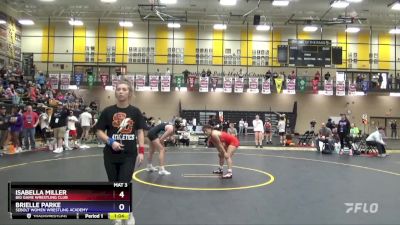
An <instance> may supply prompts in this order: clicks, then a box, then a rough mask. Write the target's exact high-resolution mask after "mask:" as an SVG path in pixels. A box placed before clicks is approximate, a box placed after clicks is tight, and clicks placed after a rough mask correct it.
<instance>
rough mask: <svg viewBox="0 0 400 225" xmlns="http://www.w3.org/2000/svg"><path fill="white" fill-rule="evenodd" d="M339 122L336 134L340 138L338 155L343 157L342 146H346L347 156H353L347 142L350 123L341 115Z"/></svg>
mask: <svg viewBox="0 0 400 225" xmlns="http://www.w3.org/2000/svg"><path fill="white" fill-rule="evenodd" d="M341 117H342V118H341V120H340V121H339V123H338V134H339V138H340V152H339V154H340V155H343V150H344V144H345V143H346V144H347V147H348V148H349V155H353V151H352V150H351V145H350V141H349V134H350V121H349V120H348V119H347V117H346V115H345V114H341Z"/></svg>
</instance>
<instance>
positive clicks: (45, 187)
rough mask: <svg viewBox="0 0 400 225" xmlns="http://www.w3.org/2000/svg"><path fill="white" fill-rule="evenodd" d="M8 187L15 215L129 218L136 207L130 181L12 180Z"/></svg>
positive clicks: (56, 217) (67, 217)
mask: <svg viewBox="0 0 400 225" xmlns="http://www.w3.org/2000/svg"><path fill="white" fill-rule="evenodd" d="M8 191H9V196H8V198H9V204H8V211H9V213H10V214H11V218H13V219H111V218H114V217H120V218H126V217H129V212H131V211H132V208H131V205H132V196H131V193H132V185H131V184H130V183H107V182H96V183H94V182H69V183H68V182H67V183H58V182H45V183H38V182H10V183H9V185H8ZM116 215H117V216H116ZM127 215H128V216H127Z"/></svg>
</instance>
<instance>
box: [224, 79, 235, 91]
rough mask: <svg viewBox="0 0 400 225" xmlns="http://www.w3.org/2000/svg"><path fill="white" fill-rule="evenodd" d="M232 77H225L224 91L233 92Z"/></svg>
mask: <svg viewBox="0 0 400 225" xmlns="http://www.w3.org/2000/svg"><path fill="white" fill-rule="evenodd" d="M232 80H233V79H232V77H224V92H225V93H232Z"/></svg>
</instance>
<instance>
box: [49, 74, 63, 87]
mask: <svg viewBox="0 0 400 225" xmlns="http://www.w3.org/2000/svg"><path fill="white" fill-rule="evenodd" d="M49 78H50V85H51V89H53V90H58V82H59V79H60V74H49Z"/></svg>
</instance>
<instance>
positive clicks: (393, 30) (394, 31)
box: [389, 28, 400, 34]
mask: <svg viewBox="0 0 400 225" xmlns="http://www.w3.org/2000/svg"><path fill="white" fill-rule="evenodd" d="M389 34H400V29H398V28H395V29H390V31H389Z"/></svg>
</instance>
